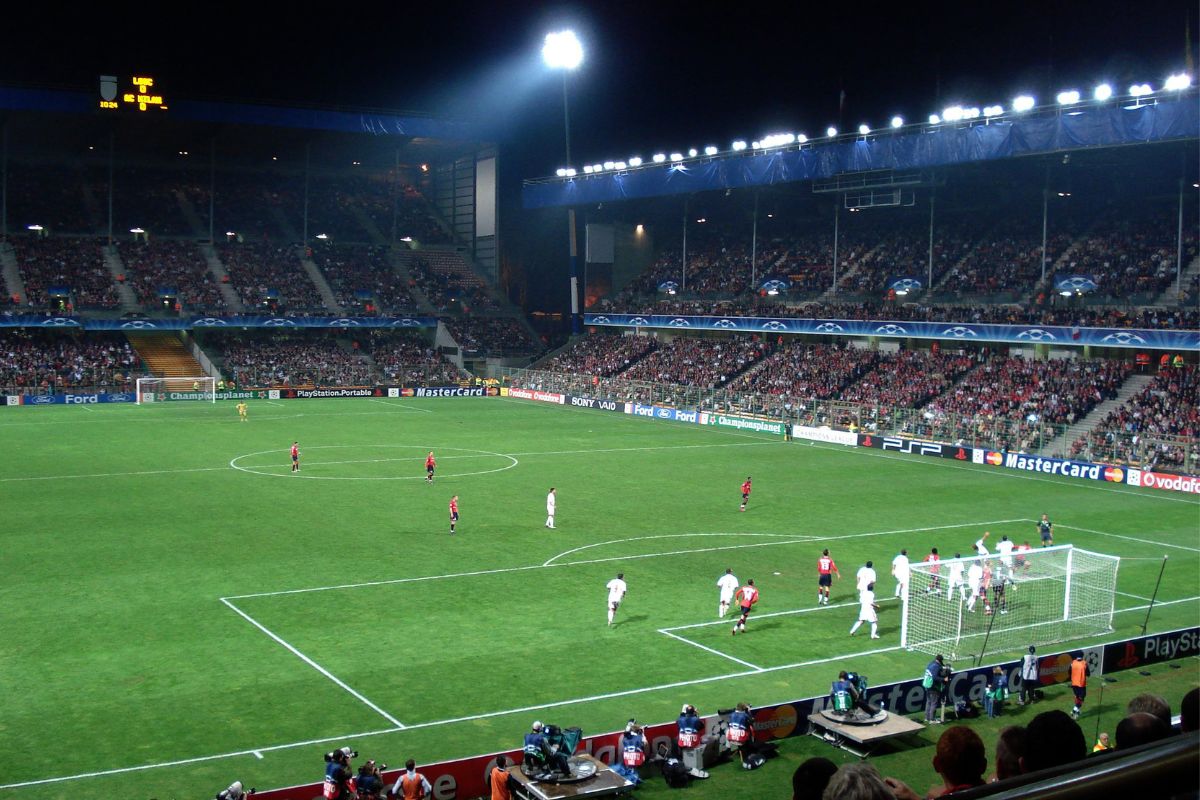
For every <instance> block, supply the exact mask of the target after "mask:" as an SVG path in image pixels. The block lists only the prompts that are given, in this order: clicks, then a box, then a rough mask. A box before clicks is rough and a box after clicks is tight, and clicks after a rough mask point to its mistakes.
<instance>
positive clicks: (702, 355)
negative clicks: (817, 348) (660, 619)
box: [621, 337, 767, 388]
mask: <svg viewBox="0 0 1200 800" xmlns="http://www.w3.org/2000/svg"><path fill="white" fill-rule="evenodd" d="M766 352H767V345H766V344H765V343H764V342H763V341H762V340H761V339H758V338H729V339H692V338H683V337H681V338H677V339H672V340H671V341H670V342H667V343H665V344H662V343H660V345H659V347H658V348H657V349H655V350H654V351H653V352H651V353H649V354H647V355H646V356H645V357H643V358H642V359H640V360H639V361H637V362H635V363H634V364H633V365H632V366H630V367H629V369H627V370H625V371H624V372H622V373H621V377H622V378H625V379H628V380H634V381H649V382H651V383H671V384H685V385H688V386H698V387H703V388H720V387H723V386H725V385H726V384H728V383H729V382H730V381H732V380H733V379H734V378H736V377H737V376H738V375H739V374H741V373H742V372H743V371H745V370H746V369H747V368H749V367H750V366H752V365H753V364H754V363H755V362H757V361H758V360H759V359H761V358H763V356H765V355H766Z"/></svg>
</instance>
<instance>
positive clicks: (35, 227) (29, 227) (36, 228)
mask: <svg viewBox="0 0 1200 800" xmlns="http://www.w3.org/2000/svg"><path fill="white" fill-rule="evenodd" d="M25 229H26V230H30V231H34V232H38V231H44V230H45V228H43V227H42V226H41V225H37V224H33V225H26V226H25Z"/></svg>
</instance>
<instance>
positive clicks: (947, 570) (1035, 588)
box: [900, 545, 1120, 658]
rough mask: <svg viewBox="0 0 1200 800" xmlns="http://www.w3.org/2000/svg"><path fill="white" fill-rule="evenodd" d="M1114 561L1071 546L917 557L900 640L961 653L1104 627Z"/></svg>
mask: <svg viewBox="0 0 1200 800" xmlns="http://www.w3.org/2000/svg"><path fill="white" fill-rule="evenodd" d="M1119 565H1120V559H1119V558H1118V557H1116V556H1111V555H1106V554H1104V553H1093V552H1090V551H1088V550H1082V549H1080V548H1077V547H1075V546H1074V545H1057V546H1054V547H1044V548H1040V549H1037V550H1026V551H1023V552H1021V551H1014V552H1012V553H1011V554H1008V555H1003V556H1001V555H999V554H994V553H993V554H990V555H987V556H971V557H969V558H951V559H943V560H942V561H941V562H939V563H938V564H936V565H934V564H930V563H928V562H919V563H914V564H913V565H912V567H911V578H910V580H909V582H908V586H907V591H906V593H905V595H904V597H903V598H902V603H901V612H902V614H903V618H902V620H901V625H900V631H901V633H900V643H901V645H902V646H904V647H906V648H908V649H909V650H918V651H921V652H925V653H929V654H935V653H942V654H945V655H948V656H950V657H952V658H960V657H963V656H968V655H979V654H980V650H981V649H982V647H983V645H984V641H985V640H986V641H987V647H988V650H989V651H994V650H1024V649H1025V648H1026V647H1028V646H1029V645H1031V644H1032V645H1045V644H1053V643H1055V642H1063V641H1068V640H1071V639H1078V638H1083V637H1087V636H1094V635H1098V634H1103V633H1107V632H1109V631H1111V630H1112V620H1113V613H1114V612H1115V610H1116V590H1117V568H1118V566H1119ZM985 587H986V590H985Z"/></svg>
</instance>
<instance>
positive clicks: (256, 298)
mask: <svg viewBox="0 0 1200 800" xmlns="http://www.w3.org/2000/svg"><path fill="white" fill-rule="evenodd" d="M217 256H218V257H219V258H220V259H221V263H222V264H224V265H225V271H226V272H227V273H228V274H229V280H230V282H231V283H232V285H233V288H234V289H235V290H236V291H237V293H238V296H239V297H240V298H241V299H242V302H243V303H245V304H246V307H247V308H248V309H261V308H262V307H263V306H264V305H267V306H270V305H272V303H274V304H275V305H277V306H279V307H282V308H286V309H287V310H288V311H309V310H311V311H325V310H326V309H325V304H324V303H323V302H322V301H321V294H320V292H318V291H317V287H316V286H315V285H313V282H312V279H311V278H309V277H308V273H306V272H305V271H304V267H303V266H302V265H301V264H300V257H299V253H298V252H297V248H295V247H293V246H290V245H275V244H270V243H266V242H253V243H252V242H245V243H236V244H225V245H220V246H218V247H217Z"/></svg>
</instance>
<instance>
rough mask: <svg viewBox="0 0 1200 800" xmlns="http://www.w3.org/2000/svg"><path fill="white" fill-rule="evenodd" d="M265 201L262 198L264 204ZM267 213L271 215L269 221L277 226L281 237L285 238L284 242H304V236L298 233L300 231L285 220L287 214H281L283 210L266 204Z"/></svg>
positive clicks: (289, 221) (271, 204)
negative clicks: (281, 233)
mask: <svg viewBox="0 0 1200 800" xmlns="http://www.w3.org/2000/svg"><path fill="white" fill-rule="evenodd" d="M265 200H266V199H265V198H264V202H265ZM267 213H268V214H270V215H271V219H272V220H273V221H274V222H275V224H276V225H278V226H279V230H281V231H283V235H284V236H285V237H286V238H285V239H284V241H287V242H302V241H304V236H303V235H302V234H301V233H300V231H298V230H296V226H294V225H292V222H291V220H289V219H288V218H287V214H284V213H283V209H281V208H279V206H276V205H274V204H273V203H268V204H267Z"/></svg>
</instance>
